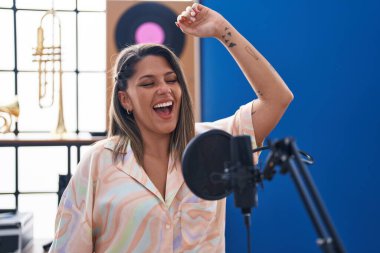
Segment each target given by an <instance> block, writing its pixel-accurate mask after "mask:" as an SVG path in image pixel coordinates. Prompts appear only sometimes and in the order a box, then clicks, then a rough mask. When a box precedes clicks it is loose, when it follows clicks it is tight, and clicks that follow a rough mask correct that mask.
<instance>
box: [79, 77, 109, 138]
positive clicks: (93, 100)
mask: <svg viewBox="0 0 380 253" xmlns="http://www.w3.org/2000/svg"><path fill="white" fill-rule="evenodd" d="M79 103H80V104H79V106H78V107H79V108H78V109H79V130H80V131H89V132H104V131H105V129H106V77H105V74H104V73H94V74H87V73H82V74H80V75H79Z"/></svg>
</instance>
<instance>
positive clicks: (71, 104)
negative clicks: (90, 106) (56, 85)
mask: <svg viewBox="0 0 380 253" xmlns="http://www.w3.org/2000/svg"><path fill="white" fill-rule="evenodd" d="M62 83H63V84H62V90H63V93H62V94H63V95H62V97H63V117H64V120H65V126H66V130H67V132H75V131H76V130H77V88H76V87H77V75H76V74H75V73H64V74H63V77H62ZM56 97H58V94H56ZM56 102H58V101H57V100H56ZM57 112H58V108H57ZM56 123H57V122H55V124H56Z"/></svg>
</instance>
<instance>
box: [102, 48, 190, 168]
mask: <svg viewBox="0 0 380 253" xmlns="http://www.w3.org/2000/svg"><path fill="white" fill-rule="evenodd" d="M149 55H154V56H161V57H163V58H165V59H166V60H167V61H168V63H169V65H170V66H171V68H172V69H173V71H174V72H175V73H176V75H177V79H178V83H179V86H180V88H181V91H182V98H181V104H180V110H179V117H178V122H177V126H176V128H175V129H174V131H173V132H172V134H171V137H170V145H169V152H170V154H171V155H173V158H174V159H175V160H177V159H180V158H181V157H182V154H183V151H184V149H185V147H186V145H187V143H188V142H189V141H190V139H191V138H192V137H193V136H194V127H195V126H194V124H195V123H194V114H193V109H192V102H191V98H190V95H189V91H188V89H187V85H186V80H185V77H184V74H183V70H182V68H181V65H180V63H179V59H178V57H177V56H176V55H175V54H174V53H173V52H172V51H171V50H170V49H169V48H167V47H166V46H163V45H160V44H139V45H133V46H129V47H127V48H125V49H123V50H122V51H121V52H120V53H119V55H118V58H117V59H116V63H115V66H114V86H113V91H112V98H111V105H110V110H109V117H110V121H109V122H110V124H109V133H108V136H109V137H114V136H116V137H118V138H116V145H115V148H114V151H113V160H114V161H116V159H117V157H118V156H119V155H120V154H121V153H125V151H126V148H127V145H128V142H130V143H131V148H132V150H133V153H134V155H135V157H136V160H137V162H138V163H139V164H140V165H141V166H143V158H144V146H143V140H142V136H141V133H140V130H139V128H138V126H137V124H136V121H135V118H134V116H133V114H128V113H127V111H126V110H125V109H124V108H123V106H122V105H121V103H120V101H119V98H118V92H119V91H126V90H127V89H128V79H129V78H130V77H132V76H133V75H134V73H135V65H136V63H138V62H139V61H141V60H142V59H143V58H144V57H146V56H149Z"/></svg>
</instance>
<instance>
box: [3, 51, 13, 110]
mask: <svg viewBox="0 0 380 253" xmlns="http://www.w3.org/2000/svg"><path fill="white" fill-rule="evenodd" d="M0 58H1V57H0ZM14 94H15V74H14V72H0V105H4V104H5V103H8V102H10V98H13V97H14Z"/></svg>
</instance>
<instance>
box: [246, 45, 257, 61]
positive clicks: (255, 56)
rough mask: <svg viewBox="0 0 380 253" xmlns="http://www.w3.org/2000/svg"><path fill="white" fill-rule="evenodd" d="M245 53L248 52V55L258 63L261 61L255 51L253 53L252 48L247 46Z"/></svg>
mask: <svg viewBox="0 0 380 253" xmlns="http://www.w3.org/2000/svg"><path fill="white" fill-rule="evenodd" d="M245 51H247V53H248V54H249V55H250V56H252V57H253V58H255V60H256V61H258V60H259V57H258V56H257V55H256V54H255V51H253V49H252V48H251V47H250V46H246V47H245Z"/></svg>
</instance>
